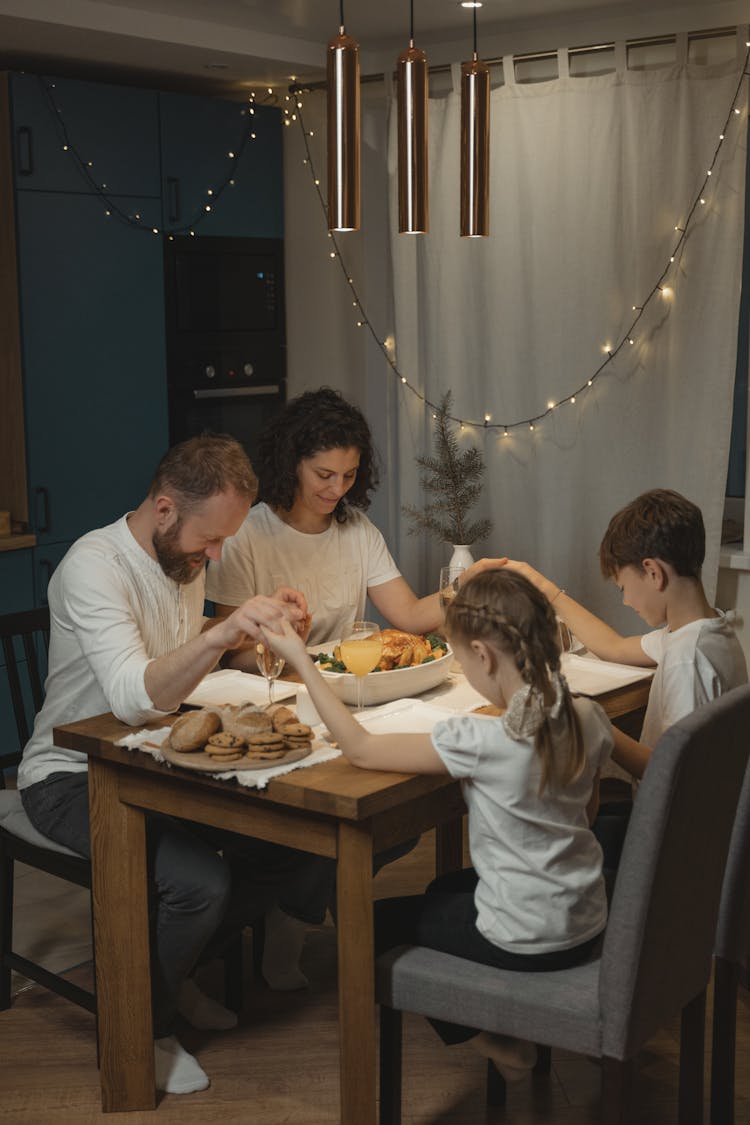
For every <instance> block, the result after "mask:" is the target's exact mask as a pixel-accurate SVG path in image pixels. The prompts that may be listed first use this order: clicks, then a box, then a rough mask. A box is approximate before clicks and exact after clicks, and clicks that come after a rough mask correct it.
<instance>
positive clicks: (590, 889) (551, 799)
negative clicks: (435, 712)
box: [432, 699, 613, 954]
mask: <svg viewBox="0 0 750 1125" xmlns="http://www.w3.org/2000/svg"><path fill="white" fill-rule="evenodd" d="M573 706H574V707H575V709H576V712H577V714H578V718H579V720H580V723H581V730H582V734H583V742H584V746H585V749H586V765H585V768H584V771H583V773H582V775H581V776H580V777H579V778H578V779H577V780H576V781H574V782H572V783H571V784H570V785H568V786H566V788H565V789H564V790H563V791H561V792H554V791H553V790H551V789H550V788H549V786H548V787H547V788H546V789H545V791H544V792H543V793H542V795H541V796H540V795H539V793H538V789H539V779H540V773H541V763H540V760H539V756H538V755H537V753H536V751H535V749H534V742H533V739H523V740H520V741H515V740H514V739H512V738H511V737H510V735H509V734H508V733H507V732H506V730H505V727H504V725H503V720H502V718H500V719H490V718H486V717H482V716H479V715H458V716H456V717H455V718H450V719H447V720H445V721H444V722H441V723H438V724H437V726H436V727H435V729H434V731H433V733H432V742H433V745H434V747H435V749H436V751H437V753H438V754H439V755H440V758H441V759H442V761H443V764H444V765H445V768H446V769H447V770H448V773H449V774H450V775H451V777H454V778H457V779H459V780H460V781H461V788H462V792H463V796H464V800H465V801H466V806H467V809H468V813H469V850H470V853H471V860H472V863H473V865H474V868H475V870H476V872H477V875H478V876H479V882H478V885H477V889H476V892H475V901H476V906H477V928H478V930H479V931H480V933H481V934H483V935H484V937H486V938H487V940H488V941H491V942H492V943H493V944H494V945H497V946H500V948H501V949H505V950H508V951H510V952H514V953H523V954H533V953H552V952H557V951H559V950H563V949H572V948H573V947H574V946H577V945H581V944H582V943H583V942H585V941H588V940H589V939H590V938H593V937H596V935H597V934H599V933H600V932H601V931H602V930H603V929H604V926H605V924H606V920H607V900H606V895H605V890H604V880H603V878H602V852H601V848H600V847H599V844H598V842H597V840H596V838H595V836H594V835H593V833H592V832H591V830H590V828H589V824H588V820H587V817H586V806H587V804H588V802H589V799H590V797H591V791H592V785H593V780H594V776H595V774H596V772H597V770H599V769H600V768H601V766H602V764H603V763H604V762H605V761H606V760H607V758H608V757H609V755H610V753H611V750H612V745H613V739H612V730H611V727H610V725H609V722H608V720H607V718H606V716H605V714H604V712H603V711H602V710H601V708H600V707H599V706H598V704H596V703H594V702H593V701H592V700H590V699H575V700H574V701H573ZM553 737H554V735H553Z"/></svg>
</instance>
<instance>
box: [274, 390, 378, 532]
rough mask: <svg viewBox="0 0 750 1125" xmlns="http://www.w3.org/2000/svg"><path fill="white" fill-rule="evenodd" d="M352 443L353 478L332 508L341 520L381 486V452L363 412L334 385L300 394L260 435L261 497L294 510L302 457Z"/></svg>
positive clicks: (368, 504) (275, 505)
mask: <svg viewBox="0 0 750 1125" xmlns="http://www.w3.org/2000/svg"><path fill="white" fill-rule="evenodd" d="M352 446H354V447H355V448H356V449H358V450H359V455H360V459H359V468H358V469H357V476H356V479H355V481H354V484H353V485H352V487H351V488H350V489H349V491H348V492H347V493H346V495H345V496H342V498H341V499H340V500H339V502H338V504H337V505H336V508H335V509H334V513H333V514H334V516H335V518H336V520H337V522H338V523H344V522H345V521H346V517H347V509H348V508H361V509H363V510H364V509H366V508H368V507H369V506H370V493H371V492H373V491H374V489H375V488H377V485H378V481H379V473H378V467H377V463H376V462H377V455H376V453H375V449H374V447H373V444H372V434H371V433H370V427H369V426H368V425H367V422H366V421H365V417H364V415H363V414H362V412H361V411H360V410H358V409H357V407H356V406H352V404H351V403H350V402H347V401H346V399H345V398H343V397H342V395H340V394H339V392H338V391H335V390H333V388H332V387H320V388H319V389H318V390H317V391H305V393H304V394H301V395H297V397H296V398H293V399H290V400H289V402H288V403H287V404H286V407H285V408H284V410H283V411H282V412H281V413H280V414H278V415H277V416H276V417H275V418H274V419H272V421H271V422H270V423H269V424H268V425H267V426H266V428H265V429H264V430H263V432H262V433H261V435H260V437H259V438H258V443H257V446H256V450H255V456H254V457H253V468H254V469H255V472H256V474H257V476H258V499H259V500H263V501H265V503H266V504H268V505H269V506H270V507H271V508H281V509H282V511H285V512H289V511H291V509H292V507H293V505H294V500H295V496H296V493H297V485H298V481H297V468H298V466H299V463H300V461H302V460H304V459H305V458H306V457H312V456H314V454H316V453H321V452H323V451H325V450H326V449H350V448H351V447H352Z"/></svg>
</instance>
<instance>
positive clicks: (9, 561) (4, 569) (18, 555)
mask: <svg viewBox="0 0 750 1125" xmlns="http://www.w3.org/2000/svg"><path fill="white" fill-rule="evenodd" d="M31 566H32V560H31V548H30V547H29V548H24V549H22V550H20V551H0V613H21V612H23V610H25V609H33V608H34V584H33V581H32V570H31ZM2 659H3V654H2V649H0V662H2Z"/></svg>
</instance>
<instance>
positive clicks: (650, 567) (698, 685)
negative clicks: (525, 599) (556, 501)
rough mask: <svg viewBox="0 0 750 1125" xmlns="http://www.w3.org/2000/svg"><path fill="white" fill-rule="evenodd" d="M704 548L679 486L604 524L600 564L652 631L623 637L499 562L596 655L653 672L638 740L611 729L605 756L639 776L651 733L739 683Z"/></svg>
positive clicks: (551, 588)
mask: <svg viewBox="0 0 750 1125" xmlns="http://www.w3.org/2000/svg"><path fill="white" fill-rule="evenodd" d="M705 550H706V532H705V528H704V526H703V517H702V515H701V512H700V509H699V508H698V507H696V505H695V504H693V503H691V502H690V501H689V500H686V499H685V497H684V496H681V495H680V494H679V493H678V492H672V491H670V490H668V489H663V488H657V489H653V490H652V491H651V492H644V493H643V494H642V495H641V496H638V497H637V498H636V499H635V500H633V501H632V502H631V503H630V504H627V505H626V506H625V507H624V508H623V509H622V510H621V511H619V512H617V514H616V515H614V516H613V517H612V519H611V520H610V522H609V527H608V528H607V530H606V532H605V534H604V538H603V539H602V542H601V546H600V547H599V562H600V564H601V569H602V574H603V575H604V577H605V578H612V579H614V581H615V583H616V585H617V586H618V587H619V589H620V590H621V591H622V596H623V603H624V604H625V605H627V606H631V607H632V608H633V609H634V610H635V611H636V613H637V614H638V615H639V616H640V617H642V618H643V620H644V621H645V622H646V624H647V625H650V626H651V627H652V630H653V631H652V632H650V633H646V634H645V635H644V636H635V637H623V636H621V635H620V634H619V633H617V632H616V631H615V630H614V629H612V628H610V626H609V625H606V624H605V623H604V622H603V621H601V620H600V619H599V618H598V617H596V616H594V614H593V613H589V611H588V610H587V609H584V607H583V606H582V605H579V604H578V602H576V601H574V600H573V598H571V597H569V596H568V594H566V593H565V591H564V590H562V589H561V588H560V587H559V586H556V585H555V584H554V583H553V582H550V581H549V579H547V578H545V577H544V576H543V575H541V574H539V573H537V571H535V570H533V569H532V568H531V567H530V566H528V564H527V563H520V562H512V561H508V562H507V563H506V565H507V566H510V567H513V569H514V570H519V571H520V572H521V573H522V574H525V575H526V577H527V578H529V579H530V580H531V581H532V582H534V584H535V585H536V586H537V587H538V588H539V589H540V590H541V591H542V593H544V594H546V596H547V597H548V598H549V600H550V602H551V603H553V604H554V607H555V611H556V613H557V615H558V617H559V618H560V619H561V620H562V621H564V622H565V623H566V624H567V625H568V626H569V628H570V629H571V630H572V632H573V633H575V635H576V636H577V637H578V638H579V639H580V640H581V641H582V642H583V644H585V645H586V647H587V648H588V649H589V650H590V651H591V652H593V653H594V655H595V656H599V657H601V659H602V660H613V661H616V662H618V663H620V664H635V665H640V666H643V667H648V668H651V667H653V666H654V665H656V672H655V673H654V679H653V682H652V685H651V691H650V693H649V700H648V706H647V708H646V717H645V719H644V722H643V729H642V731H641V741H640V742H636V740H635V739H633V738H630V737H629V736H628V735H626V734H624V733H623V732H622V731H618V730H615V749H614V751H613V753H612V757H613V759H614V760H615V762H617V764H618V765H620V766H622V767H623V769H626V770H628V772H629V773H631V774H633V775H634V776H635V777H642V776H643V773H644V771H645V769H646V766H647V765H648V761H649V757H650V755H651V750H652V749H653V747H654V746H655V745H656V743H657V741H658V739H659V736H660V735H661V734H662V733H663V731H665V730H666V729H667V727H670V726H672V724H673V723H676V722H677V720H678V719H681V718H683V717H684V716H685V715H687V714H689V713H690V712H691V711H693V710H694V709H695V708H696V707H700V706H701V704H703V703H707V702H708V701H709V700H711V699H715V698H716V697H717V696H719V695H722V694H723V693H724V692H726V691H729V690H730V688H734V687H738V686H739V685H740V684H744V683H747V667H746V665H745V657H744V654H743V652H742V648H741V646H740V643H739V641H738V640H737V637H736V635H735V632H734V629H733V628H732V626H731V625H730V624H729V622H728V621H727V619H726V618H725V617H724V615H723V614H722V613H721V612H720V611H719V610H717V609H714V608H713V607H712V606H711V605H710V604H709V602H708V600H707V598H706V594H705V591H704V589H703V583H702V582H701V578H700V571H701V566H702V564H703V558H704V555H705Z"/></svg>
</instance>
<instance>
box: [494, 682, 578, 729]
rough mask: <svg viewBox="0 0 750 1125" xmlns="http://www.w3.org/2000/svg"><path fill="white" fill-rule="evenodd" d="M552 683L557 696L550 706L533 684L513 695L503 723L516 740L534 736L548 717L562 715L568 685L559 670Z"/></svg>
mask: <svg viewBox="0 0 750 1125" xmlns="http://www.w3.org/2000/svg"><path fill="white" fill-rule="evenodd" d="M550 684H551V686H552V687H553V688H554V691H555V698H554V699H553V700H552V703H551V704H550V706H549V707H545V704H544V693H543V692H541V691H540V690H539V688H538V687H534V686H533V685H532V684H524V686H523V687H522V688H519V689H518V691H516V692H514V693H513V695H512V696H511V698H510V700H509V702H508V707H507V709H506V711H505V713H504V715H503V717H502V723H503V726H504V728H505V731H506V733H507V734H509V735H510V737H511V738H512V739H513V740H514V741H515V742H521V741H523V740H524V739H527V738H533V736H534V735H535V734H536V733H537V731H538V730H539V729H540V728H541V727H542V726H543V724H544V723H545V721H546V720H547V719H557V718H559V717H560V714H561V712H562V708H563V703H564V701H565V693H566V691H567V690H568V685H567V683H566V682H565V677H564V676H562V675H561V674H560V673H559V672H553V673H552V674H551V675H550Z"/></svg>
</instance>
